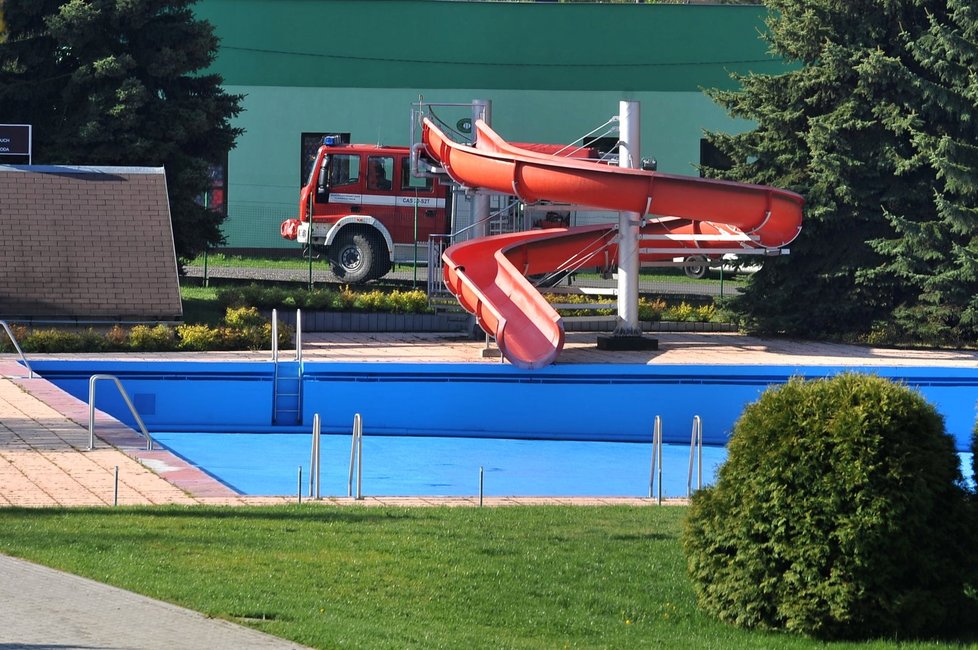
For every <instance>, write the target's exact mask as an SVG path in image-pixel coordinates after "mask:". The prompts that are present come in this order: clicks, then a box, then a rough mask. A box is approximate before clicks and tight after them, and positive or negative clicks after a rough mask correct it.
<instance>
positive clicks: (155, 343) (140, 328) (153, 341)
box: [128, 324, 177, 352]
mask: <svg viewBox="0 0 978 650" xmlns="http://www.w3.org/2000/svg"><path fill="white" fill-rule="evenodd" d="M128 341H129V347H130V348H131V349H133V350H143V351H146V352H167V351H170V350H175V349H176V348H177V338H176V335H175V334H174V332H173V329H172V328H170V327H168V326H166V325H162V324H160V325H155V326H153V327H149V326H148V325H136V326H134V327H133V328H132V329H131V330H129V338H128Z"/></svg>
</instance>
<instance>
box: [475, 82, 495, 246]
mask: <svg viewBox="0 0 978 650" xmlns="http://www.w3.org/2000/svg"><path fill="white" fill-rule="evenodd" d="M476 120H482V121H483V122H485V123H486V124H488V125H490V126H491V125H492V102H491V101H489V100H487V99H476V100H473V102H472V131H473V132H475V121H476ZM489 212H490V210H489V194H488V193H486V192H481V191H480V192H476V193H475V196H473V197H472V220H473V223H474V224H475V227H474V228H473V232H474V236H475V237H485V236H487V235H488V234H489Z"/></svg>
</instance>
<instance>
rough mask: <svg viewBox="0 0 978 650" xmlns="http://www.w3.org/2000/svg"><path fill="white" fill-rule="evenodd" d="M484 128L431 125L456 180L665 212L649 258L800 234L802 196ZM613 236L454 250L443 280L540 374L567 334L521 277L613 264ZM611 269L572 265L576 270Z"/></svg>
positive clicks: (647, 229) (530, 195)
mask: <svg viewBox="0 0 978 650" xmlns="http://www.w3.org/2000/svg"><path fill="white" fill-rule="evenodd" d="M475 126H476V129H477V134H478V137H477V140H476V146H475V147H471V146H468V145H463V144H459V143H457V142H453V141H452V140H449V139H448V138H446V137H445V135H444V134H443V133H442V132H441V131H440V130H439V129H438V128H437V127H436V126H435V125H434V124H433V123H432V122H430V121H429V120H427V119H426V120H425V121H424V124H423V130H422V140H423V142H424V145H425V149H426V152H427V154H428V156H429V157H431V158H432V159H433V160H435V161H436V162H437V163H438V164H440V165H441V166H442V168H443V169H444V170H445V172H446V173H447V174H448V175H449V176H450V177H451V178H452V179H453V180H454V181H456V182H458V183H460V184H462V185H466V186H468V187H473V188H480V189H486V190H490V191H494V192H502V193H506V194H512V195H515V196H516V197H518V198H519V199H521V200H522V201H525V202H528V203H533V202H536V201H541V200H547V201H556V202H561V203H570V204H575V205H583V206H591V207H595V208H599V209H604V210H622V211H629V212H638V213H640V214H643V215H649V214H651V215H657V217H659V218H656V219H653V220H651V221H650V222H649V223H648V224H647V225H646V226H644V227H643V228H642V237H643V239H644V238H651V239H655V240H658V241H659V242H660V244H659V245H658V246H656V247H653V248H651V249H645V251H648V252H643V253H642V255H641V257H642V259H643V260H645V261H648V260H653V259H660V260H661V259H671V257H672V256H675V255H683V254H695V253H701V254H702V253H709V252H710V251H711V250H714V251H721V250H727V249H729V248H730V247H731V242H736V245H737V246H739V247H741V248H752V249H777V248H780V247H783V246H787V245H788V244H789V243H790V242H791V241H792V240H793V239H794V238H795V237H797V236H798V233H799V231H800V230H801V215H802V205H803V203H804V200H803V199H802V197H801V196H799V195H797V194H795V193H793V192H788V191H785V190H780V189H776V188H772V187H766V186H762V185H745V184H741V183H732V182H728V181H718V180H711V179H703V178H696V177H690V176H677V175H671V174H660V173H658V172H651V171H644V170H637V169H627V168H621V167H611V166H608V165H604V164H601V163H595V162H590V161H586V160H580V159H573V158H561V157H559V156H551V155H548V154H543V153H537V152H533V151H527V150H524V149H521V148H519V147H515V146H513V145H511V144H509V143H507V142H506V141H505V140H503V139H502V138H500V137H499V136H498V135H497V134H496V133H494V132H493V131H492V130H491V129H490V128H489V127H488V126H487V125H486V124H485V123H484V122H482V121H481V120H480V121H477V122H476V125H475ZM613 232H614V231H613V229H609V227H608V226H600V227H593V226H592V227H586V228H570V229H555V230H544V231H528V232H521V233H513V234H511V235H501V236H498V237H488V238H481V239H476V240H472V241H468V242H463V243H460V244H456V245H455V246H452V247H450V248H448V249H447V250H446V251H445V253H444V255H443V259H444V261H445V281H446V284H447V285H448V288H449V290H451V291H452V292H453V293H454V294H455V295H456V296H457V297H458V298H459V301H460V302H461V303H462V305H463V306H464V307H465V308H466V309H468V310H469V311H471V312H472V313H474V314H475V315H476V317H477V318H478V319H479V324H480V325H481V326H482V328H483V329H484V330H485V331H486V332H487V333H489V334H490V335H492V336H494V337H495V338H496V342H497V344H498V345H499V349H500V350H501V351H502V353H503V355H504V356H505V357H506V358H507V359H508V360H509V361H511V362H512V363H513V364H514V365H516V366H519V367H524V368H538V367H541V366H544V365H547V364H549V363H552V362H553V361H554V359H556V357H557V355H558V354H559V353H560V350H561V348H562V347H563V340H564V336H563V327H562V325H561V323H560V317H559V316H558V315H557V313H556V312H555V311H554V310H553V308H551V307H550V305H549V304H547V302H546V301H545V300H544V299H543V297H542V296H540V294H539V293H538V292H537V291H536V289H534V288H533V286H532V285H530V284H529V282H527V281H526V280H525V278H524V277H523V276H524V275H528V274H533V273H546V272H551V271H555V270H558V269H560V268H562V265H564V264H566V260H567V259H569V258H571V257H575V256H576V257H577V259H578V262H580V261H581V257H582V256H584V257H587V258H589V259H590V258H594V259H601V260H605V261H606V258H613V257H614V256H615V255H617V246H616V245H614V243H613V241H612V240H613V237H614V235H613ZM596 239H597V240H600V241H601V242H602V244H601V245H600V246H598V247H596V248H591V249H581V248H580V246H582V245H591V246H594V242H595V240H596ZM575 246H577V248H575ZM599 249H600V250H599ZM582 250H584V252H582ZM565 254H566V256H564V255H565ZM592 261H593V260H592ZM602 265H604V262H600V263H589V264H584V263H575V268H580V267H583V266H602ZM547 267H549V268H547ZM517 323H518V325H517Z"/></svg>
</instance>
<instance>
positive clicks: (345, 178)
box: [316, 153, 363, 214]
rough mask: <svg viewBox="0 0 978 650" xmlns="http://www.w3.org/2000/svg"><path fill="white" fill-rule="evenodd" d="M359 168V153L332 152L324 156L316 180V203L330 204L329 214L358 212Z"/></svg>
mask: <svg viewBox="0 0 978 650" xmlns="http://www.w3.org/2000/svg"><path fill="white" fill-rule="evenodd" d="M360 168H361V165H360V156H359V155H356V154H345V153H344V154H339V153H332V154H329V155H328V156H326V157H325V158H324V159H323V167H322V169H321V170H320V172H319V178H318V179H317V181H316V203H319V204H326V203H328V204H330V206H332V208H331V209H330V210H329V213H330V214H336V213H339V212H352V213H357V212H360V204H361V202H362V194H363V178H362V176H363V175H362V174H361V171H360ZM347 206H349V207H347Z"/></svg>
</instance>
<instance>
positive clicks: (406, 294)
mask: <svg viewBox="0 0 978 650" xmlns="http://www.w3.org/2000/svg"><path fill="white" fill-rule="evenodd" d="M217 299H218V302H219V303H220V304H221V305H223V306H224V307H226V308H228V307H233V308H240V307H257V308H258V309H266V310H267V309H296V308H298V309H307V310H332V311H350V310H355V311H384V312H394V313H411V314H423V313H427V312H430V311H431V310H430V309H429V307H428V295H427V294H426V293H425V292H424V291H421V290H420V289H414V290H411V291H399V290H394V291H392V292H390V293H385V292H383V291H379V290H377V289H374V290H371V291H364V292H356V291H353V290H352V289H350V287H349V286H344V287H342V288H341V289H339V290H338V291H337V290H334V289H325V288H322V289H287V288H282V287H263V286H259V285H254V284H253V285H249V286H246V287H222V288H221V289H219V290H218V292H217Z"/></svg>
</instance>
